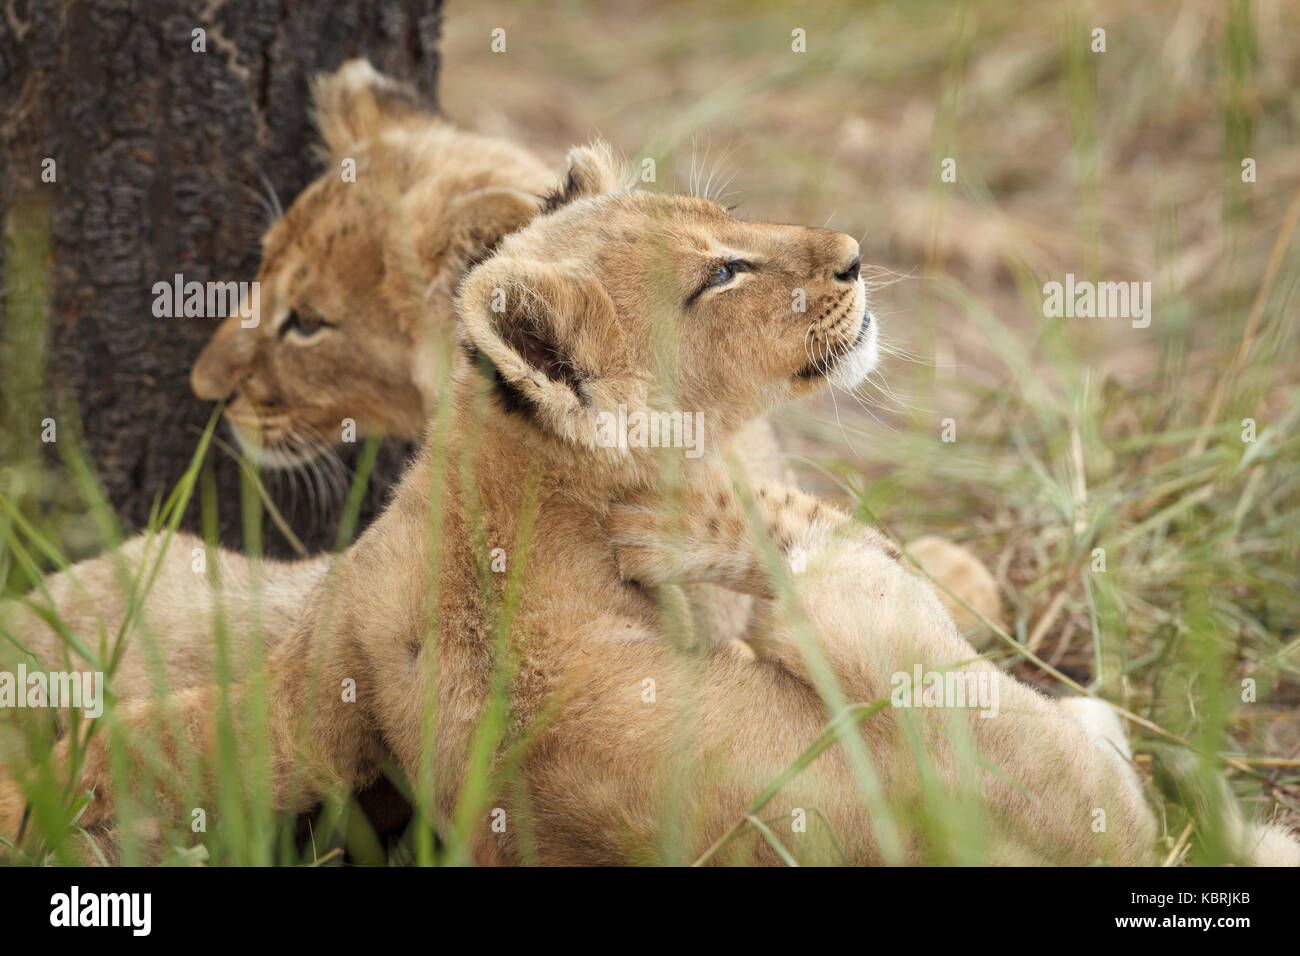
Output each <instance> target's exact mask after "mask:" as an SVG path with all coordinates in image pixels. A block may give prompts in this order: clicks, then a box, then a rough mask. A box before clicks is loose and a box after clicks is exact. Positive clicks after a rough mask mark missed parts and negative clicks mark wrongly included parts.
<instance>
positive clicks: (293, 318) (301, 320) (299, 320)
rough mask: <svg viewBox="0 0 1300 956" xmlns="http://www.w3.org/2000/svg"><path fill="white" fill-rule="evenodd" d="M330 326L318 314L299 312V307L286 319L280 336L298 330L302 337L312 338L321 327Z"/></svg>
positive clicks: (281, 327)
mask: <svg viewBox="0 0 1300 956" xmlns="http://www.w3.org/2000/svg"><path fill="white" fill-rule="evenodd" d="M326 328H329V323H328V322H325V321H322V320H321V319H320V318H319V317H318V316H316V315H314V314H312V313H310V312H299V311H298V310H297V309H295V310H294V311H292V312H290V313H289V317H288V318H287V319H285V320H284V324H283V325H281V326H280V336H281V337H282V338H283V337H284V335H285V334H286V333H288V332H289V331H293V332H297V333H298V335H299V336H301V337H302V338H311V336H313V335H315V334H316V333H317V332H319V331H320V330H321V329H326Z"/></svg>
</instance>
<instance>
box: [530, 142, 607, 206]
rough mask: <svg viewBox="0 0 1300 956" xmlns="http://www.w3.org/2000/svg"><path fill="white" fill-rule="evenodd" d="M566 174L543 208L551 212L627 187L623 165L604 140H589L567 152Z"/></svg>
mask: <svg viewBox="0 0 1300 956" xmlns="http://www.w3.org/2000/svg"><path fill="white" fill-rule="evenodd" d="M568 164H569V172H568V174H567V175H566V176H565V177H564V181H563V182H561V183H560V185H559V187H558V188H556V189H555V190H554V191H553V192H552V193H551V194H550V195H549V196H547V197H546V201H545V206H544V209H545V211H546V212H550V211H552V210H554V209H558V208H560V207H561V206H564V205H567V204H568V203H571V202H573V201H574V200H575V199H582V198H584V197H587V196H602V195H604V194H605V193H612V192H618V191H619V190H620V189H623V188H624V187H625V186H626V185H627V184H628V182H627V179H628V177H627V176H626V174H625V172H624V169H623V163H622V161H621V160H619V158H618V156H617V155H616V154H615V152H614V149H613V147H611V146H610V145H609V143H606V142H605V141H604V140H601V139H596V140H592V141H591V143H589V144H588V145H586V146H575V147H573V148H572V149H571V150H569V156H568Z"/></svg>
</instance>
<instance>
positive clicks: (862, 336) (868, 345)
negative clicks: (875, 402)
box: [795, 304, 879, 389]
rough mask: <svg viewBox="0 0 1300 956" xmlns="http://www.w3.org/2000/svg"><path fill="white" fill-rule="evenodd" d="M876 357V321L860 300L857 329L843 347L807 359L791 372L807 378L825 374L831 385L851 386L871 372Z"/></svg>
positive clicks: (796, 375)
mask: <svg viewBox="0 0 1300 956" xmlns="http://www.w3.org/2000/svg"><path fill="white" fill-rule="evenodd" d="M878 358H879V348H878V346H877V344H876V323H875V321H874V319H873V318H872V315H871V310H870V309H869V308H867V306H866V305H865V304H864V305H863V307H862V321H861V323H860V324H859V325H858V333H857V335H855V336H854V337H853V341H852V342H851V343H850V344H849V345H848V347H847V348H841V349H839V350H838V351H834V352H832V353H831V354H830V355H828V356H827V357H826V358H824V359H819V360H817V361H814V362H811V363H809V364H808V365H806V366H804V367H803V368H802V369H801V370H800V371H798V372H797V373H795V378H798V379H802V380H805V381H807V380H811V379H815V378H827V379H829V381H830V383H831V384H832V385H838V386H839V387H840V388H846V389H847V388H853V387H855V386H856V385H858V384H859V383H860V382H861V381H862V380H863V379H864V378H866V377H867V375H869V374H870V373H871V370H872V369H874V368H875V367H876V362H877V360H878Z"/></svg>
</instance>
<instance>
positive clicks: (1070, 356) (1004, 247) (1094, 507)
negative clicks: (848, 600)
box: [5, 0, 1300, 863]
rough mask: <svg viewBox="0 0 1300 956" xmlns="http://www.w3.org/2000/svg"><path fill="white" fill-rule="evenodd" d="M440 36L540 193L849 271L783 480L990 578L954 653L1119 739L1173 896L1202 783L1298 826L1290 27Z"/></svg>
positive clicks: (1013, 20)
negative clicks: (838, 354) (590, 174)
mask: <svg viewBox="0 0 1300 956" xmlns="http://www.w3.org/2000/svg"><path fill="white" fill-rule="evenodd" d="M450 6H451V9H450V10H449V15H448V20H447V23H446V35H445V39H444V51H445V61H444V66H443V79H442V89H443V102H444V107H445V108H446V110H447V111H448V112H449V113H450V114H451V115H452V116H453V117H456V118H458V119H460V120H462V121H463V122H465V123H466V125H470V126H474V127H477V128H480V129H483V130H486V131H489V132H494V133H498V134H503V135H507V136H511V137H515V138H518V139H520V140H521V141H523V142H525V143H529V144H531V145H533V146H535V147H536V148H538V149H540V150H541V151H542V152H543V153H549V154H550V155H551V156H552V157H554V158H555V159H556V160H557V161H558V159H559V157H560V155H562V153H563V150H564V149H565V148H566V147H567V146H568V145H570V144H571V143H573V142H575V141H582V140H584V139H586V138H588V137H589V136H590V135H593V134H596V133H600V134H601V135H603V136H605V137H606V138H608V139H610V140H611V141H612V142H614V143H615V145H617V146H618V147H619V148H620V149H622V150H624V151H625V152H626V153H627V154H628V156H629V157H630V158H632V159H633V160H634V161H635V162H637V163H638V164H640V163H641V161H642V160H644V159H646V158H651V159H654V161H655V164H656V179H657V181H656V183H655V184H654V187H653V188H659V189H673V188H676V189H683V188H685V187H686V185H687V183H688V182H689V181H690V179H691V177H692V171H693V170H696V171H698V170H700V169H704V170H706V173H705V175H706V176H707V175H710V174H711V175H713V176H714V178H715V182H717V181H719V179H727V180H729V184H728V186H727V187H726V190H725V191H727V192H729V194H730V195H729V199H728V201H730V202H738V203H740V206H739V209H738V214H739V215H742V216H746V217H750V218H756V219H765V220H777V221H794V222H800V223H807V224H815V225H821V224H823V223H825V224H828V225H829V226H831V227H833V228H837V229H840V230H843V231H846V232H850V233H852V234H853V235H855V236H858V237H861V238H862V241H863V256H864V261H866V262H870V263H872V264H873V265H874V267H875V270H876V271H875V272H874V273H873V276H874V277H875V278H876V279H877V280H878V283H879V288H878V290H877V292H876V294H875V304H876V307H877V310H878V315H879V316H880V317H881V319H882V321H883V323H884V329H885V334H886V336H887V340H888V342H889V343H890V348H891V353H890V357H889V361H888V363H887V365H886V367H885V369H884V371H883V374H882V375H880V376H878V377H877V379H876V384H877V401H876V402H873V403H870V404H869V405H860V404H858V403H855V402H852V401H851V400H850V399H847V398H845V397H843V396H840V397H839V398H838V400H835V399H827V400H826V401H823V402H820V403H814V404H810V405H806V406H802V407H799V408H796V409H792V410H789V411H787V412H785V413H782V415H781V416H780V418H779V424H780V427H781V434H782V437H783V440H784V442H785V444H786V447H787V448H788V449H789V450H790V451H791V453H792V454H793V455H794V456H796V461H797V464H798V466H799V470H800V476H801V479H802V480H803V482H804V483H805V484H806V485H807V486H808V487H809V488H812V489H816V490H818V491H819V492H821V493H823V494H825V495H827V496H828V497H833V498H836V499H838V500H840V501H843V502H848V503H851V504H853V505H854V506H856V507H858V508H859V509H860V513H861V514H863V516H865V517H869V518H871V519H872V520H876V521H879V522H880V523H881V524H882V525H883V526H885V527H886V528H887V529H888V530H889V531H890V532H891V533H892V534H894V535H896V536H897V537H898V538H900V539H902V540H908V539H910V538H913V537H915V536H917V535H920V534H927V533H939V534H943V535H946V536H948V537H950V538H952V539H954V540H957V541H960V542H962V543H963V544H965V545H967V546H968V547H970V548H971V549H973V550H974V551H975V552H976V553H978V554H980V555H981V556H982V557H984V558H985V559H986V561H987V562H988V563H989V565H990V567H991V568H993V570H994V572H995V575H996V577H997V579H998V581H999V583H1000V584H1001V586H1002V588H1003V591H1004V596H1005V605H1006V611H1007V627H1006V629H1005V631H1004V632H1002V633H1001V634H990V633H983V634H980V635H977V636H976V637H977V640H978V641H979V642H980V644H981V646H982V647H985V648H987V649H988V651H989V653H990V654H992V655H995V656H997V657H998V658H999V659H1001V660H1002V661H1003V662H1004V664H1005V666H1006V667H1007V668H1008V669H1010V670H1011V671H1012V672H1014V673H1015V674H1017V675H1018V676H1020V677H1021V678H1024V679H1026V680H1030V681H1034V682H1036V683H1038V684H1040V685H1041V686H1043V687H1044V688H1046V689H1049V690H1053V691H1055V690H1059V689H1062V688H1064V687H1070V686H1073V687H1075V688H1080V687H1082V688H1086V689H1088V690H1089V691H1091V692H1093V693H1097V694H1100V695H1101V696H1103V697H1105V698H1106V699H1108V700H1110V701H1112V702H1114V703H1116V704H1118V705H1120V706H1121V707H1123V708H1124V709H1125V710H1126V711H1128V712H1129V714H1131V715H1132V717H1133V718H1134V719H1133V720H1132V721H1131V722H1130V723H1129V730H1130V733H1131V734H1132V735H1133V737H1134V742H1135V746H1136V748H1137V750H1138V753H1139V761H1140V762H1141V763H1142V764H1143V765H1145V766H1146V767H1147V768H1148V769H1150V770H1151V772H1152V779H1153V798H1154V799H1155V801H1156V802H1157V803H1158V805H1159V806H1160V807H1161V808H1162V811H1163V813H1162V815H1163V817H1164V820H1163V825H1164V828H1165V832H1166V835H1165V837H1164V838H1163V840H1162V845H1161V852H1162V855H1163V856H1164V857H1165V858H1167V860H1168V861H1169V862H1171V863H1178V862H1218V861H1221V860H1223V859H1225V854H1224V849H1223V847H1222V845H1221V836H1222V835H1221V834H1220V833H1217V832H1215V830H1214V829H1213V827H1211V826H1207V823H1206V820H1205V816H1206V814H1205V812H1204V809H1203V801H1204V799H1205V798H1204V797H1203V796H1198V793H1203V791H1204V790H1205V789H1206V783H1205V781H1206V780H1208V779H1210V778H1211V777H1212V776H1214V775H1217V774H1224V773H1226V774H1227V775H1228V777H1229V779H1230V780H1231V782H1232V786H1233V788H1234V790H1235V791H1236V792H1237V794H1238V796H1239V797H1240V798H1241V799H1242V800H1243V801H1244V802H1245V803H1246V804H1247V805H1248V808H1249V809H1250V811H1251V812H1252V813H1254V814H1256V815H1259V816H1270V815H1273V816H1276V817H1277V818H1279V819H1283V820H1286V819H1290V820H1292V821H1294V820H1295V819H1296V817H1295V814H1297V813H1300V715H1298V712H1300V592H1298V589H1297V584H1298V583H1300V575H1298V574H1297V554H1298V553H1300V431H1298V430H1297V422H1298V420H1300V393H1298V392H1297V390H1296V385H1297V381H1298V380H1300V362H1298V361H1297V359H1296V355H1297V345H1298V343H1297V341H1296V340H1297V329H1296V323H1295V316H1296V311H1297V291H1298V288H1300V240H1297V239H1296V237H1295V236H1294V232H1295V230H1296V226H1297V216H1298V214H1300V163H1297V162H1296V161H1295V142H1296V137H1297V131H1298V130H1300V98H1297V97H1296V95H1295V94H1294V92H1293V91H1294V90H1295V89H1296V88H1297V86H1298V85H1300V48H1297V47H1296V45H1295V44H1294V42H1293V41H1294V37H1295V36H1296V35H1297V32H1298V31H1300V9H1298V8H1296V7H1295V5H1293V4H1290V3H1287V2H1283V0H1259V2H1255V3H1240V2H1222V3H1220V2H1203V3H1196V2H1192V3H1155V4H1149V5H1143V9H1141V10H1135V9H1134V5H1133V4H1129V3H1123V2H1115V3H1107V2H1095V3H1082V2H1081V3H1061V2H1055V0H1054V2H1026V3H1016V4H1001V3H993V2H988V3H965V4H963V3H952V4H940V3H925V2H919V3H902V2H900V3H882V4H859V3H851V2H834V0H833V2H826V3H819V4H804V5H797V6H794V8H793V10H792V9H791V6H792V5H787V4H778V3H759V4H749V3H746V4H739V3H738V4H735V5H731V4H723V3H706V4H686V3H675V2H668V3H664V2H656V3H650V2H645V3H635V2H620V3H612V4H607V5H594V4H586V3H577V2H559V3H547V4H545V5H542V4H536V5H534V4H519V5H511V6H507V5H505V4H454V3H453V4H451V5H450ZM497 27H501V28H504V29H505V31H506V40H507V48H506V52H504V53H494V52H492V50H491V46H490V44H491V39H492V38H491V31H492V30H493V29H494V28H497ZM1097 27H1100V28H1104V29H1105V31H1106V50H1105V52H1093V51H1092V50H1091V49H1090V44H1091V43H1092V40H1091V35H1092V31H1093V29H1094V28H1097ZM795 29H802V30H804V31H805V34H806V42H807V52H806V53H794V52H792V51H791V49H790V46H791V31H792V30H795ZM945 158H952V159H953V160H955V169H956V181H955V182H943V181H941V178H940V169H941V164H942V163H943V161H944V159H945ZM1245 158H1250V159H1253V160H1254V167H1255V170H1256V179H1255V181H1254V182H1243V178H1242V161H1243V159H1245ZM1066 273H1073V274H1074V275H1075V276H1076V277H1078V278H1079V279H1085V278H1087V279H1092V280H1098V281H1126V280H1147V281H1150V282H1151V283H1152V303H1153V308H1152V319H1151V322H1150V325H1149V326H1148V327H1146V328H1134V327H1133V326H1132V324H1131V323H1130V322H1129V321H1128V320H1125V319H1058V318H1046V317H1045V316H1044V309H1043V291H1042V290H1043V285H1044V283H1045V282H1049V281H1063V280H1064V277H1065V274H1066ZM1248 419H1249V420H1250V422H1251V423H1253V424H1248V423H1246V420H1248ZM946 420H950V422H948V421H946ZM1252 429H1253V431H1252ZM945 430H946V431H947V432H948V435H949V436H950V437H952V436H955V440H952V441H945V440H944V433H945ZM196 474H197V472H196ZM87 487H89V486H87ZM5 531H6V539H7V541H8V542H9V544H10V545H11V546H12V544H13V543H14V542H15V541H17V542H20V544H21V545H25V546H26V547H27V548H28V549H29V550H33V548H32V542H31V541H30V540H29V539H25V538H24V537H23V536H22V533H21V529H16V528H15V527H14V526H12V525H10V524H8V523H6V525H5ZM57 544H58V543H57V542H51V546H52V547H57ZM38 559H39V555H37V557H36V558H35V559H34V560H38ZM6 560H9V561H13V560H15V559H14V557H13V553H12V547H11V548H10V549H9V553H8V555H7V558H6ZM1103 568H1104V570H1103ZM1248 682H1251V683H1248ZM1252 687H1253V695H1252V694H1251V693H1250V691H1251V690H1252ZM1193 752H1196V753H1199V754H1200V755H1201V756H1200V758H1199V760H1198V761H1197V762H1196V764H1195V766H1194V767H1191V768H1189V765H1188V763H1187V762H1186V758H1185V757H1180V756H1179V755H1184V754H1189V753H1193ZM229 799H230V801H231V802H232V805H233V804H234V803H238V802H239V801H238V799H237V796H236V795H231V796H230V797H229ZM53 818H54V814H53V812H52V811H51V814H50V819H53ZM273 825H274V824H273V822H272V821H271V820H270V819H269V818H268V817H267V816H266V815H265V814H261V815H258V814H254V815H253V816H252V817H250V818H249V823H248V826H247V827H246V828H244V829H243V830H241V831H240V834H232V835H230V839H229V841H227V842H226V843H224V844H222V845H221V846H220V847H219V848H218V850H217V851H216V855H217V857H218V858H224V859H230V860H237V861H258V860H265V859H268V858H269V857H268V856H267V855H266V853H267V852H269V851H264V850H262V849H250V846H252V843H251V842H250V841H251V840H252V837H253V836H254V835H255V834H256V833H259V832H269V831H270V829H271V828H272V827H273ZM241 841H243V842H241ZM286 846H287V844H286V843H285V842H284V841H282V842H281V844H280V851H276V854H272V855H273V856H274V855H277V854H280V853H281V851H283V855H281V856H279V858H288V857H290V856H293V855H294V854H293V853H291V852H290V851H289V850H288V849H286Z"/></svg>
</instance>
